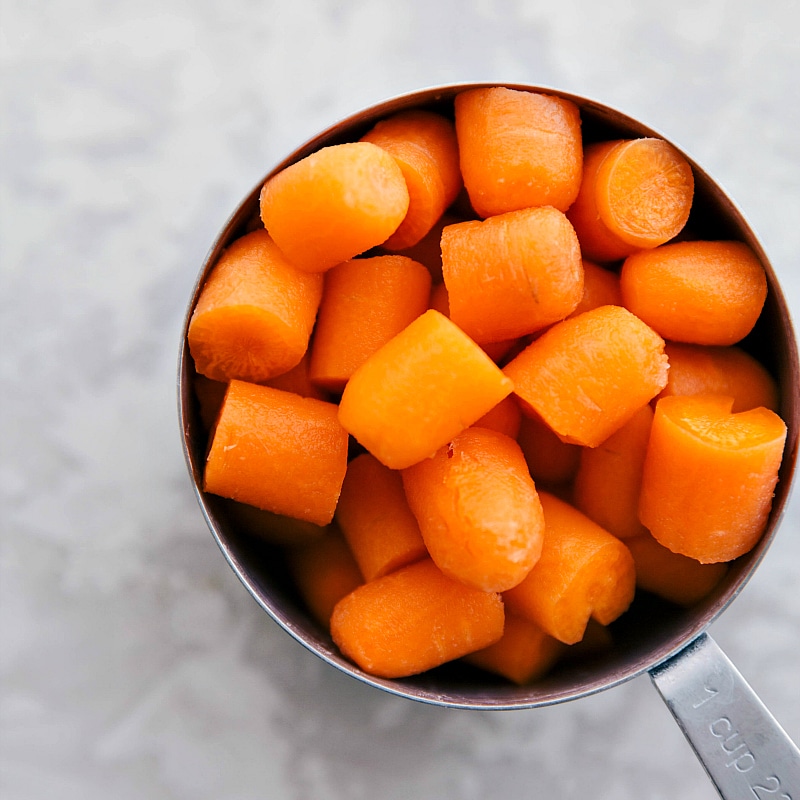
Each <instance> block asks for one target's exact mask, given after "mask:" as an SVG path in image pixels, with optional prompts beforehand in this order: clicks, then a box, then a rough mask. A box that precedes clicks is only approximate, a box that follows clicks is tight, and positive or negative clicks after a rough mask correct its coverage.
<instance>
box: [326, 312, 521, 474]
mask: <svg viewBox="0 0 800 800" xmlns="http://www.w3.org/2000/svg"><path fill="white" fill-rule="evenodd" d="M512 388H513V385H512V383H511V381H510V380H509V379H508V378H506V377H505V375H503V373H502V372H501V370H500V369H499V368H498V367H497V366H496V365H495V364H494V363H493V362H492V361H491V359H489V357H488V356H487V355H486V354H485V353H484V352H483V351H482V350H481V349H480V347H478V345H477V344H475V342H473V341H472V340H471V339H470V338H469V337H468V336H467V335H466V334H464V333H463V332H462V331H461V330H460V329H459V328H458V327H456V326H455V325H454V324H453V323H452V322H450V320H448V319H447V317H445V316H443V315H442V314H440V313H439V312H438V311H434V310H429V311H426V312H425V313H424V314H423V315H422V316H421V317H417V319H415V320H414V321H413V322H412V323H411V324H410V325H409V326H408V327H406V328H405V329H404V330H403V331H401V332H400V333H399V334H397V336H395V337H394V338H393V339H391V340H390V341H388V342H387V343H386V344H385V345H384V346H383V347H382V348H380V350H378V351H377V352H376V353H374V354H373V355H371V356H370V357H369V358H368V359H367V360H366V361H365V362H364V363H363V364H362V365H361V366H360V367H359V368H358V369H357V370H356V372H355V373H354V374H353V376H352V377H351V378H350V380H349V381H348V383H347V386H346V387H345V389H344V392H343V394H342V399H341V402H340V403H339V420H340V421H341V424H342V426H343V427H344V428H345V429H346V430H347V431H349V432H350V433H351V434H352V435H353V436H354V437H355V438H356V439H357V440H358V441H359V442H360V443H361V444H362V445H363V446H364V447H365V448H366V449H367V450H368V451H369V452H371V453H372V454H373V455H374V456H375V457H376V458H377V459H378V460H379V461H380V462H381V463H383V464H385V465H386V466H387V467H390V468H391V469H403V468H405V467H410V466H411V465H412V464H415V463H417V462H418V461H421V460H422V459H423V458H428V457H429V456H431V455H433V454H434V453H435V452H436V451H437V450H438V449H439V448H440V447H441V446H442V445H444V444H446V443H447V442H449V441H450V440H451V439H452V438H453V437H454V436H455V435H457V434H458V433H459V432H460V431H462V430H464V429H465V428H468V427H469V426H470V425H472V424H473V423H474V422H476V421H477V420H478V419H480V418H481V417H482V416H483V415H484V414H485V413H486V412H487V411H489V409H491V408H493V407H494V406H495V405H497V403H499V402H500V401H501V400H502V399H503V398H504V397H506V396H507V395H509V394H510V393H511V390H512Z"/></svg>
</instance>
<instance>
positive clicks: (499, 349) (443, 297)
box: [428, 283, 521, 364]
mask: <svg viewBox="0 0 800 800" xmlns="http://www.w3.org/2000/svg"><path fill="white" fill-rule="evenodd" d="M428 306H429V308H433V309H436V311H438V312H439V313H440V314H444V316H445V317H449V316H450V298H449V297H448V295H447V287H446V286H445V285H444V283H437V284H436V285H435V286H434V287H433V288H432V289H431V296H430V300H429V301H428ZM519 341H520V340H519V339H503V340H502V341H500V342H484V343H483V344H481V350H483V352H484V353H486V355H487V356H489V358H491V359H492V361H494V362H495V364H498V363H500V362H501V361H502V360H503V359H504V358H506V356H508V354H509V353H511V352H512V351H513V350H514V348H515V347H517V345H518V343H519ZM520 349H521V348H520Z"/></svg>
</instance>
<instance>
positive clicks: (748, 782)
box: [650, 634, 800, 800]
mask: <svg viewBox="0 0 800 800" xmlns="http://www.w3.org/2000/svg"><path fill="white" fill-rule="evenodd" d="M650 677H651V679H652V681H653V683H654V684H655V687H656V689H658V691H659V693H660V695H661V697H662V699H663V700H664V702H665V703H666V704H667V707H668V708H669V710H670V711H671V712H672V715H673V716H674V717H675V719H676V720H677V722H678V725H679V726H680V728H681V730H682V731H683V733H684V735H685V736H686V738H687V739H688V740H689V744H691V746H692V748H693V749H694V751H695V754H696V755H697V757H698V758H699V759H700V762H701V763H702V765H703V767H704V768H705V770H706V772H707V773H708V775H709V777H710V778H711V780H712V781H713V783H714V786H715V787H716V789H717V791H718V792H719V794H720V796H721V797H722V798H723V800H753V799H754V798H755V799H756V800H768V799H769V800H800V750H798V748H797V746H796V745H795V744H794V742H792V740H791V739H790V738H789V737H788V736H787V735H786V732H785V731H784V730H783V728H781V726H780V725H779V724H778V723H777V721H776V720H775V718H774V717H773V716H772V714H770V712H769V711H768V710H767V709H766V707H765V706H764V704H763V703H762V702H761V701H760V700H759V699H758V697H757V696H756V694H755V692H754V691H753V690H752V689H751V688H750V686H749V685H748V684H747V681H745V679H744V678H743V677H742V676H741V674H740V673H739V671H738V670H737V669H736V667H734V665H733V664H732V663H731V661H730V660H729V659H728V657H727V656H726V655H725V654H724V653H723V652H722V650H721V649H720V648H719V646H718V645H717V644H716V642H714V641H713V639H711V638H710V637H709V636H708V635H707V634H701V635H700V636H699V637H698V638H697V639H695V640H694V642H692V644H690V645H689V646H688V647H686V648H685V649H684V650H682V651H681V652H680V653H678V654H677V655H675V656H673V657H672V658H670V659H668V660H667V661H665V662H663V663H662V664H659V665H658V666H657V667H654V668H653V669H652V670H651V671H650Z"/></svg>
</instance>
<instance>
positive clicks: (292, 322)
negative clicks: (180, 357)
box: [188, 230, 322, 383]
mask: <svg viewBox="0 0 800 800" xmlns="http://www.w3.org/2000/svg"><path fill="white" fill-rule="evenodd" d="M321 297H322V277H321V276H319V275H309V274H308V273H305V272H302V271H301V270H298V269H296V268H295V267H293V266H292V265H291V264H290V263H288V262H287V261H286V259H285V258H284V257H283V255H282V254H281V252H280V251H279V250H278V248H277V247H276V246H275V243H274V242H273V241H272V240H271V239H270V237H269V235H268V234H267V232H266V231H264V230H260V231H254V232H253V233H248V234H246V235H245V236H242V237H241V238H240V239H237V240H236V241H235V242H233V244H231V245H230V246H229V247H228V248H227V249H226V250H225V251H224V252H223V254H222V256H221V257H220V259H219V261H218V262H217V263H216V264H215V265H214V268H213V269H212V271H211V274H210V275H209V276H208V278H207V279H206V282H205V284H204V285H203V289H202V291H201V292H200V297H199V298H198V301H197V306H196V307H195V310H194V312H193V313H192V319H191V321H190V323H189V332H188V340H189V350H190V352H191V354H192V358H193V359H194V362H195V367H196V369H197V371H198V372H199V373H200V374H201V375H205V376H206V377H208V378H211V379H212V380H216V381H223V382H226V381H229V380H232V379H234V378H235V379H237V380H246V381H251V382H253V383H260V382H263V381H266V380H268V379H270V378H272V377H274V376H275V375H280V374H281V373H282V372H286V371H287V370H289V369H291V368H292V367H294V366H295V365H296V364H297V363H298V362H299V361H300V359H301V358H302V357H303V354H304V353H305V352H306V348H307V347H308V339H309V336H310V335H311V329H312V327H313V326H314V319H315V318H316V314H317V308H318V306H319V302H320V299H321Z"/></svg>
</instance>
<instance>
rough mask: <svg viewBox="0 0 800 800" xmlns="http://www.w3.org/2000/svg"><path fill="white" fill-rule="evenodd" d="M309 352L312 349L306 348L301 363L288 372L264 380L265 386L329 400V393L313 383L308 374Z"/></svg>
mask: <svg viewBox="0 0 800 800" xmlns="http://www.w3.org/2000/svg"><path fill="white" fill-rule="evenodd" d="M309 354H310V351H308V350H306V354H305V355H304V356H303V357H302V358H301V359H300V363H299V364H298V365H297V366H296V367H292V368H291V369H290V370H289V371H288V372H284V373H282V374H281V375H276V376H275V377H274V378H270V379H269V380H268V381H264V386H272V387H273V389H283V391H284V392H294V394H299V395H300V397H314V398H316V399H317V400H327V399H328V395H327V393H326V392H324V391H323V390H322V389H320V388H319V387H318V386H315V385H314V384H313V383H311V379H310V378H309V376H308V368H309V363H310V361H311V359H310V358H309Z"/></svg>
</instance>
